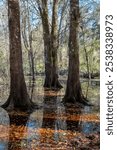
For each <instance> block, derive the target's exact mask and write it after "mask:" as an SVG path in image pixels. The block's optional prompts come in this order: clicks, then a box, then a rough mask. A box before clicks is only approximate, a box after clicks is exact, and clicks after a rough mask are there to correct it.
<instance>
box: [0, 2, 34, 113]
mask: <svg viewBox="0 0 117 150" xmlns="http://www.w3.org/2000/svg"><path fill="white" fill-rule="evenodd" d="M8 19H9V43H10V47H9V48H10V95H9V98H8V100H7V102H6V103H5V104H3V106H2V107H4V108H10V109H22V110H27V109H31V108H33V106H34V104H33V102H32V101H31V100H30V99H29V95H28V93H27V88H26V83H25V79H24V74H23V65H22V64H23V61H22V48H21V35H20V10H19V0H8Z"/></svg>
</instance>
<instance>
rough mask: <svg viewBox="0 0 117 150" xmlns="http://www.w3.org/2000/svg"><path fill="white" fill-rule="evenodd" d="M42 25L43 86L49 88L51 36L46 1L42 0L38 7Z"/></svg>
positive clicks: (50, 77) (50, 76) (50, 78)
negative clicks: (40, 5)
mask: <svg viewBox="0 0 117 150" xmlns="http://www.w3.org/2000/svg"><path fill="white" fill-rule="evenodd" d="M39 10H40V14H41V18H42V26H43V39H44V57H45V83H44V87H47V88H50V87H51V81H52V51H51V46H50V43H51V37H50V29H49V20H48V6H47V1H46V0H42V8H41V7H39Z"/></svg>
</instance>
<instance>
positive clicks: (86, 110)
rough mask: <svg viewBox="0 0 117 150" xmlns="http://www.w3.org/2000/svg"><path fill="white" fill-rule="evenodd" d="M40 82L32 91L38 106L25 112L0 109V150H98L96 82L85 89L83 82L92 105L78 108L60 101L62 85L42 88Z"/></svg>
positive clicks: (98, 125)
mask: <svg viewBox="0 0 117 150" xmlns="http://www.w3.org/2000/svg"><path fill="white" fill-rule="evenodd" d="M40 84H43V83H42V82H41V80H40V79H39V80H38V81H37V82H36V88H34V90H33V100H34V101H35V102H38V104H39V105H40V109H38V110H35V111H34V112H32V113H31V114H27V113H25V112H18V111H12V112H9V113H8V112H6V111H5V110H4V109H2V108H0V150H99V149H100V133H99V132H100V120H99V85H98V86H97V85H94V84H92V85H91V84H90V86H89V89H88V90H87V87H86V85H87V84H86V83H83V84H82V87H83V91H84V94H86V91H88V94H87V96H88V99H89V100H90V101H91V103H93V104H94V106H85V107H82V108H81V107H79V105H74V104H72V105H71V104H69V105H66V106H65V105H64V104H63V103H61V100H62V98H63V95H64V92H65V87H64V88H63V89H61V90H60V91H50V90H48V91H44V90H43V88H42V89H40V88H39V87H40V86H41V87H42V85H40ZM37 87H38V88H37ZM30 91H31V92H32V90H30ZM3 95H4V94H2V96H3Z"/></svg>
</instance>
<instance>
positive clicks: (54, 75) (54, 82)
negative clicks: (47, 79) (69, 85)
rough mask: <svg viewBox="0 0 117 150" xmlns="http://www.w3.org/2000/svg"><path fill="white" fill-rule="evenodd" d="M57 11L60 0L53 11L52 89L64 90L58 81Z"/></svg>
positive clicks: (55, 3)
mask: <svg viewBox="0 0 117 150" xmlns="http://www.w3.org/2000/svg"><path fill="white" fill-rule="evenodd" d="M57 11H58V0H54V1H53V11H52V30H51V48H52V61H53V68H52V87H54V88H62V85H61V84H60V82H59V81H58V58H57V50H58V44H59V43H58V30H57V17H58V15H57Z"/></svg>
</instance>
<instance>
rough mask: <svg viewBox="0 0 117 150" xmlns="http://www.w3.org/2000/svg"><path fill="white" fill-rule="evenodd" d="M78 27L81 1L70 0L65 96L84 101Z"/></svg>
mask: <svg viewBox="0 0 117 150" xmlns="http://www.w3.org/2000/svg"><path fill="white" fill-rule="evenodd" d="M78 29H79V2H78V0H70V27H69V30H70V33H69V44H68V47H69V68H68V80H67V88H66V93H65V97H64V101H65V102H83V103H85V101H84V100H83V99H84V97H83V94H82V89H81V84H80V79H79V78H80V76H79V46H78Z"/></svg>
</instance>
